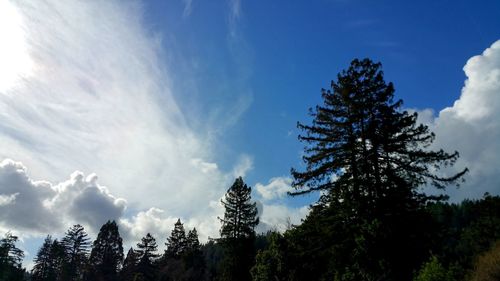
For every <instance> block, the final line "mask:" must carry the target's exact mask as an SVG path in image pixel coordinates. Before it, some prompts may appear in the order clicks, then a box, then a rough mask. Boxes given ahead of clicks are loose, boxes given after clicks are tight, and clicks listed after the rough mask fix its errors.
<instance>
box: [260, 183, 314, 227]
mask: <svg viewBox="0 0 500 281" xmlns="http://www.w3.org/2000/svg"><path fill="white" fill-rule="evenodd" d="M291 184H292V179H291V178H289V177H274V178H271V179H270V180H269V181H268V183H267V184H262V183H257V184H255V190H256V195H257V197H256V198H258V201H257V207H258V210H259V217H260V224H259V226H258V227H257V232H265V231H268V230H278V231H285V230H286V229H288V228H289V227H290V226H292V225H296V224H299V223H300V221H301V220H302V219H304V218H305V217H306V216H307V214H308V213H309V207H308V206H302V207H291V206H287V205H286V204H284V203H283V202H282V201H281V200H279V199H283V198H284V197H285V196H286V194H287V192H288V191H291V190H292V186H291Z"/></svg>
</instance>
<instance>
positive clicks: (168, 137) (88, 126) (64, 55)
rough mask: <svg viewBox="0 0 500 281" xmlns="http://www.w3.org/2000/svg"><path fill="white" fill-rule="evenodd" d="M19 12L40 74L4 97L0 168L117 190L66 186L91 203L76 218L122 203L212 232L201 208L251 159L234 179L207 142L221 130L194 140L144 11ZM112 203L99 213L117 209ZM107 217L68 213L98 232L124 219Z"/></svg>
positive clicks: (37, 7)
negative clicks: (8, 162)
mask: <svg viewBox="0 0 500 281" xmlns="http://www.w3.org/2000/svg"><path fill="white" fill-rule="evenodd" d="M188 2H189V1H188ZM13 4H14V6H15V10H16V11H17V13H18V14H17V15H18V16H19V18H20V19H22V22H23V32H24V37H23V40H24V41H25V45H26V53H25V55H27V56H28V57H29V59H30V60H31V61H32V62H33V69H32V75H30V76H29V77H24V78H23V79H22V80H20V82H19V83H18V84H17V85H16V87H12V88H9V89H7V90H4V91H2V92H0V120H2V122H1V124H0V145H1V147H2V151H1V152H0V159H5V158H11V159H16V160H17V161H20V162H22V163H23V165H26V166H27V167H29V168H30V176H31V177H32V178H37V179H46V180H48V181H50V182H59V181H60V180H61V179H64V178H66V177H67V175H69V174H71V173H73V172H74V171H77V170H80V171H84V172H85V173H90V172H95V173H96V174H98V175H100V176H101V178H100V182H101V183H102V184H103V185H105V186H108V187H109V190H108V189H106V190H103V189H100V188H98V187H95V188H93V189H92V188H86V189H85V191H81V190H80V189H79V188H81V184H88V182H86V181H87V180H86V179H83V178H82V176H81V174H75V175H73V177H72V178H71V180H70V181H68V182H66V183H65V184H68V185H71V184H73V185H74V186H73V187H72V188H71V189H69V190H71V192H80V193H81V194H80V193H79V194H80V195H79V197H78V200H77V201H74V202H73V204H74V205H73V206H74V208H76V206H79V205H89V204H91V203H94V204H98V203H99V202H98V201H97V200H98V198H100V199H102V200H104V199H106V198H107V199H106V200H108V199H109V198H108V197H103V196H101V195H106V194H107V195H109V194H113V196H115V197H116V198H119V197H120V198H125V199H126V200H127V202H128V206H129V208H131V209H133V210H139V211H145V210H149V209H150V208H152V207H154V208H157V209H161V210H163V211H164V212H165V213H166V214H168V217H170V216H172V217H174V216H175V217H177V216H181V217H189V218H191V217H192V218H196V219H198V220H199V221H200V222H204V221H206V219H205V218H206V217H207V216H208V215H207V210H206V208H208V207H206V208H204V207H203V206H208V205H209V204H210V202H217V201H218V200H219V198H220V196H222V195H223V194H224V193H225V191H226V189H227V187H228V186H229V184H230V183H231V181H232V180H234V178H233V173H235V174H236V173H237V174H239V175H244V174H245V173H246V172H247V171H248V170H249V169H251V168H252V161H251V157H250V156H246V155H243V156H241V160H238V161H237V163H236V164H235V168H234V169H229V171H221V170H220V169H219V166H218V165H217V163H215V162H214V161H213V158H214V155H215V153H214V150H215V149H214V146H213V143H212V139H210V138H207V137H206V136H207V135H208V134H209V132H211V131H213V128H206V131H199V130H197V131H195V130H192V129H191V128H190V127H189V126H188V125H187V122H185V118H184V113H183V112H181V111H180V109H179V106H178V105H177V102H176V98H175V97H174V94H173V93H172V92H171V90H170V89H171V86H170V84H171V82H170V78H169V77H170V75H169V70H168V69H167V68H165V67H164V66H163V65H164V62H165V59H166V58H167V57H168V56H166V55H165V54H164V53H162V51H161V50H160V43H161V38H160V37H159V36H156V35H154V34H151V33H150V32H149V31H148V30H147V29H146V28H145V27H144V24H143V22H142V18H141V17H142V14H141V9H142V8H141V6H140V5H139V4H138V3H137V2H127V3H123V2H121V1H106V2H104V3H97V2H92V1H83V2H82V1H55V0H46V1H35V2H32V1H25V2H24V1H19V2H17V1H16V2H13ZM6 55H9V54H6ZM243 104H244V106H247V104H248V102H244V103H243ZM238 108H239V107H238ZM236 110H237V111H238V109H236ZM243 110H244V109H243ZM239 112H240V111H239ZM240 113H241V112H240ZM186 114H189V113H186ZM231 122H233V121H231ZM214 123H216V122H214ZM231 124H234V122H233V123H231ZM40 184H42V183H40ZM26 185H28V183H27V184H26ZM27 188H28V187H27ZM37 190H40V189H37ZM43 190H46V192H49V190H51V189H50V188H44V189H43ZM15 192H17V191H16V190H14V191H12V192H11V193H2V194H3V195H5V196H10V195H11V194H13V193H15ZM53 192H55V191H53ZM65 194H66V193H65ZM22 196H23V193H22V192H21V193H20V195H19V196H18V197H16V200H15V201H14V202H17V201H19V200H21V198H22ZM33 196H35V195H33ZM53 196H54V195H53V194H50V196H48V197H50V198H52V199H53ZM60 196H62V195H60ZM60 196H59V197H60ZM68 196H69V195H68ZM96 196H97V198H96ZM59 197H58V198H59ZM58 198H56V199H54V200H62V197H61V198H60V199H58ZM103 198H104V199H103ZM106 200H105V201H103V202H101V203H103V204H108V203H110V202H108V201H106ZM4 201H5V200H4ZM5 202H7V201H5ZM5 204H6V203H5ZM108 206H111V207H110V209H107V210H102V211H103V213H102V214H90V213H88V216H87V217H85V215H84V214H81V215H78V214H77V212H76V211H75V210H76V209H74V210H73V209H68V210H67V211H69V212H74V214H73V215H74V216H75V217H78V218H79V219H81V220H84V221H87V222H88V223H97V221H99V220H101V219H102V218H103V217H104V216H107V217H109V218H111V217H117V216H118V214H117V213H116V209H115V208H114V207H113V206H112V205H109V204H108ZM200 206H201V207H200ZM67 208H70V207H67ZM92 218H94V219H95V220H96V221H92ZM54 224H56V222H54ZM38 229H50V227H46V228H38ZM207 235H213V233H209V234H207Z"/></svg>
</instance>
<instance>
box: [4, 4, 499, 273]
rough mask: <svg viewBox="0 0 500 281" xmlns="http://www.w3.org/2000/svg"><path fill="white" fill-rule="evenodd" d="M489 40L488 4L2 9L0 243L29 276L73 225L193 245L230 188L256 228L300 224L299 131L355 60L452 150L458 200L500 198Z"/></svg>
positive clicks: (303, 207)
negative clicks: (21, 260) (251, 205)
mask: <svg viewBox="0 0 500 281" xmlns="http://www.w3.org/2000/svg"><path fill="white" fill-rule="evenodd" d="M499 26H500V3H498V1H414V2H405V3H403V2H401V1H377V2H376V3H375V2H373V1H356V0H321V1H246V0H227V1H226V0H225V1H199V0H175V1H174V0H169V1H106V2H92V1H85V2H78V1H55V0H45V1H36V2H28V1H11V0H0V36H1V37H2V39H3V41H2V42H3V44H0V147H2V149H1V150H0V233H2V232H5V231H7V230H11V231H13V232H14V233H15V234H19V235H21V237H22V239H23V243H22V245H21V246H22V247H23V248H24V249H26V250H27V251H28V253H30V255H29V256H27V258H26V260H27V262H26V263H29V262H30V261H31V260H32V258H33V254H34V253H35V252H36V249H37V247H38V246H39V244H40V243H41V239H42V238H43V237H44V236H45V235H46V234H52V235H55V236H56V237H57V236H60V235H62V234H63V233H64V231H65V230H66V229H67V227H68V226H70V225H72V224H74V223H80V224H83V225H84V226H85V228H86V229H87V230H88V232H89V233H90V234H91V236H92V235H93V236H95V233H96V231H97V230H98V229H99V227H100V225H101V224H102V223H104V222H105V221H106V220H107V219H115V220H117V221H118V222H119V225H120V230H121V233H122V235H123V236H124V238H125V241H126V244H127V246H130V245H133V244H134V243H135V241H137V240H138V239H140V237H142V236H144V235H145V234H146V233H147V232H151V233H153V234H154V235H155V236H156V237H158V240H159V244H163V242H164V240H165V238H166V236H167V235H168V233H170V230H171V229H172V227H173V225H174V223H175V222H176V221H177V218H179V217H180V218H181V219H182V220H183V221H184V222H185V223H186V225H187V227H189V228H192V227H196V228H197V229H198V230H199V233H200V237H201V238H202V240H204V239H206V238H207V237H209V236H211V237H214V236H217V235H218V229H219V226H220V224H219V222H218V221H217V216H220V215H222V212H223V209H222V208H221V206H220V203H219V200H220V198H221V197H222V196H223V194H224V192H225V191H226V189H227V188H228V187H229V186H230V184H231V183H232V181H233V180H234V178H235V177H236V176H240V175H242V176H244V178H245V181H246V182H247V183H248V184H249V185H251V186H252V187H253V188H254V199H255V200H256V201H257V202H258V205H259V209H260V215H261V221H262V224H261V225H260V226H259V231H262V230H265V229H269V228H277V229H284V228H285V227H286V224H287V221H288V219H290V221H291V222H293V223H298V222H299V221H300V219H301V218H302V217H304V216H305V215H306V214H307V205H308V204H310V203H311V202H314V200H316V198H317V196H318V195H317V194H313V195H310V196H304V197H298V198H289V197H287V196H286V195H285V193H286V191H287V190H289V189H290V175H289V171H290V168H291V167H296V168H299V169H300V167H302V166H301V165H302V163H301V160H300V155H301V151H302V147H303V146H302V144H300V143H299V142H298V140H297V134H298V131H297V130H296V128H295V126H296V123H297V121H301V122H309V121H310V118H309V116H308V115H307V112H308V108H309V107H314V106H315V105H317V104H318V103H320V102H321V98H320V90H321V88H326V87H328V86H329V84H330V81H331V80H332V79H335V77H336V74H337V73H338V72H339V71H341V70H342V69H344V68H346V67H348V65H349V63H350V61H351V60H352V59H353V58H364V57H369V58H372V59H373V60H376V61H380V62H382V64H383V67H384V72H385V78H386V80H387V81H392V82H394V84H395V88H396V97H397V98H402V99H403V100H404V101H405V108H407V109H411V110H416V111H418V112H419V113H420V116H421V119H420V121H421V122H425V123H427V124H428V125H429V126H430V128H431V129H432V130H433V131H435V132H436V134H437V138H436V142H435V146H434V148H445V149H447V150H450V151H452V150H455V149H456V150H459V151H460V152H461V155H462V158H461V160H460V161H459V162H458V163H457V168H456V169H460V168H462V167H464V166H467V167H469V169H471V172H470V173H469V175H468V176H467V179H466V180H467V181H466V183H465V184H464V185H463V186H462V187H461V188H460V189H455V188H450V189H449V191H448V193H449V194H450V196H451V198H452V200H455V201H457V200H461V199H463V198H477V197H481V196H482V194H483V193H484V192H490V193H493V194H500V190H499V186H500V177H498V175H499V174H500V170H499V167H500V159H497V157H495V155H499V154H500V113H499V112H500V41H498V40H499V39H500V30H499ZM447 172H453V169H451V170H449V171H447Z"/></svg>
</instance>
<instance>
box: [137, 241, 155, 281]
mask: <svg viewBox="0 0 500 281" xmlns="http://www.w3.org/2000/svg"><path fill="white" fill-rule="evenodd" d="M157 249H158V245H157V244H156V240H155V239H154V237H153V236H152V235H151V234H150V233H148V234H146V236H145V237H143V238H142V239H141V242H140V243H138V244H137V251H136V253H137V256H138V263H137V270H136V272H137V273H138V276H140V277H139V278H141V280H146V281H150V280H154V278H155V277H156V270H157V269H156V264H155V262H156V259H157V258H158V256H159V255H158V254H157V253H156V251H157Z"/></svg>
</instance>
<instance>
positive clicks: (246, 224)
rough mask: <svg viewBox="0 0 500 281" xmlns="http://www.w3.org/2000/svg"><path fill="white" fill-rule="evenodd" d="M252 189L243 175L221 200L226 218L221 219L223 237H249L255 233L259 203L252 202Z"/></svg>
mask: <svg viewBox="0 0 500 281" xmlns="http://www.w3.org/2000/svg"><path fill="white" fill-rule="evenodd" d="M251 192H252V189H251V188H250V187H248V186H247V185H246V184H245V183H244V182H243V179H242V178H241V177H239V178H237V179H236V180H235V181H234V183H233V185H232V186H231V187H230V188H229V189H228V191H227V193H226V195H225V198H224V199H223V200H221V203H222V205H223V206H224V209H225V212H224V218H223V219H220V218H219V219H220V221H221V222H222V227H221V230H220V234H221V237H222V239H226V240H227V239H238V238H248V237H252V236H254V235H255V231H254V228H255V226H257V224H259V218H258V217H257V203H255V202H253V203H252V202H251V201H250V200H251Z"/></svg>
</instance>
